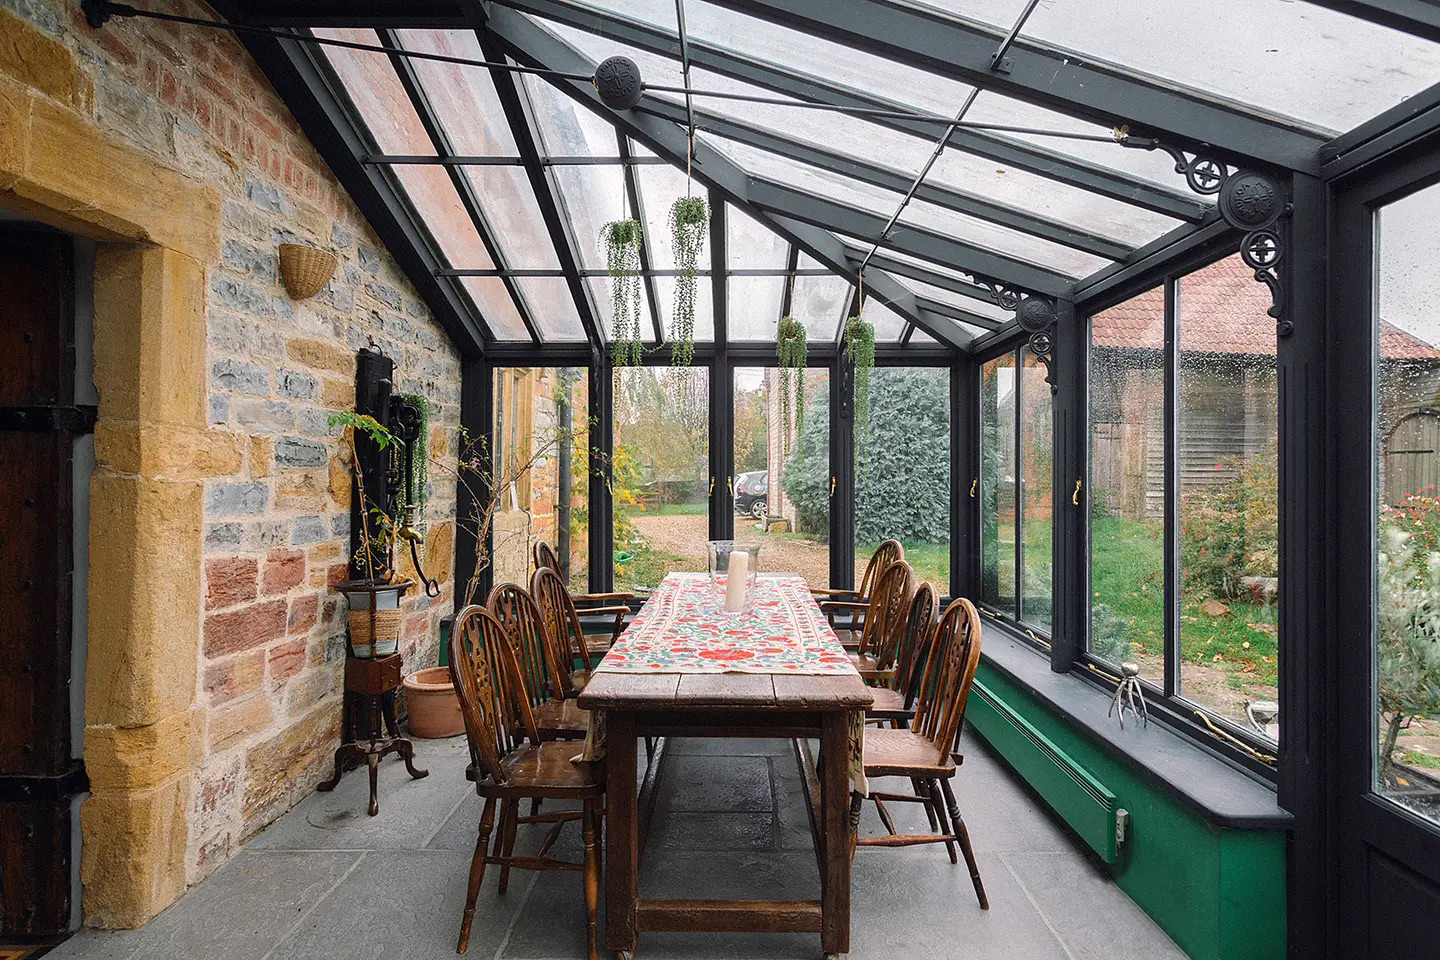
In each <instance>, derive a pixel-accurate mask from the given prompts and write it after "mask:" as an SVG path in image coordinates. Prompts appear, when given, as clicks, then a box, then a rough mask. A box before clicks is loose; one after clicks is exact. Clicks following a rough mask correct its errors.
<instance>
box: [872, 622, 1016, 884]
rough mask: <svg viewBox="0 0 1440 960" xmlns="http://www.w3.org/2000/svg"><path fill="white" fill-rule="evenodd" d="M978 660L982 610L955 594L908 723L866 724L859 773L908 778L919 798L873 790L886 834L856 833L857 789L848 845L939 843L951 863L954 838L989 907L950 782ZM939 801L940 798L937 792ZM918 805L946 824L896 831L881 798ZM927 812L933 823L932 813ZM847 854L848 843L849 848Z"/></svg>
mask: <svg viewBox="0 0 1440 960" xmlns="http://www.w3.org/2000/svg"><path fill="white" fill-rule="evenodd" d="M979 662H980V614H979V612H977V611H976V609H975V606H974V604H972V603H971V602H970V601H969V600H966V599H965V598H964V597H961V598H959V599H957V600H955V602H953V603H952V604H950V606H949V607H947V608H946V610H945V612H944V614H942V615H941V617H940V623H939V624H938V625H937V626H936V628H935V631H934V633H933V634H932V638H931V642H930V653H929V656H928V662H927V664H926V667H925V676H924V678H923V679H922V680H921V684H920V694H919V702H918V705H917V706H916V708H915V721H914V725H913V727H912V728H911V729H909V730H903V729H884V728H875V727H866V728H865V747H864V752H865V776H866V777H867V778H870V777H907V778H909V779H910V780H911V781H912V782H919V783H920V784H922V785H923V786H924V790H923V791H921V794H922V795H920V796H912V795H910V794H903V793H883V792H879V791H874V790H872V791H871V792H870V799H872V800H874V801H875V809H876V810H877V812H879V814H880V819H881V821H882V822H883V823H884V824H885V829H886V830H887V831H888V833H887V834H884V835H881V836H876V837H860V836H859V829H858V828H859V825H860V808H861V804H862V800H861V798H860V795H859V794H856V795H855V797H854V798H853V800H852V801H851V807H850V826H851V831H852V832H851V843H852V845H858V846H877V847H904V846H912V845H914V844H921V843H943V844H945V847H946V849H947V850H948V851H949V854H950V862H951V863H955V862H957V861H956V858H955V845H956V844H957V843H958V844H959V846H960V851H961V853H963V854H964V856H965V865H966V866H967V867H968V868H969V870H970V881H971V883H973V884H974V885H975V896H976V898H977V899H979V901H980V907H981V909H982V910H988V909H990V901H989V900H988V899H987V898H986V896H985V885H984V884H983V883H981V881H980V868H979V867H978V866H977V865H976V863H975V852H974V850H972V849H971V847H970V833H969V831H968V830H967V829H966V827H965V820H964V819H963V818H962V817H961V816H960V807H959V805H958V804H957V803H956V802H955V794H954V792H953V791H952V790H951V788H950V780H951V778H953V777H954V776H955V769H956V765H957V764H958V763H959V762H960V761H961V760H963V757H962V756H961V755H960V754H958V753H956V752H954V748H955V745H956V741H957V740H958V738H959V736H960V730H961V728H962V727H963V725H964V722H965V703H966V701H967V700H968V699H969V696H970V685H971V683H972V681H973V680H974V679H975V667H976V665H977V664H979ZM942 793H943V795H944V801H943V803H942V801H941V795H942ZM886 801H892V802H904V803H920V804H922V805H924V807H925V809H926V811H927V812H928V813H930V814H932V815H933V817H938V818H939V819H940V821H941V822H942V823H944V824H945V826H946V829H945V830H944V831H943V832H940V833H933V834H900V833H896V831H895V824H894V821H893V820H892V819H891V817H890V814H889V813H888V811H886V809H885V802H886ZM933 817H932V823H933V822H934V819H933ZM852 852H853V846H852Z"/></svg>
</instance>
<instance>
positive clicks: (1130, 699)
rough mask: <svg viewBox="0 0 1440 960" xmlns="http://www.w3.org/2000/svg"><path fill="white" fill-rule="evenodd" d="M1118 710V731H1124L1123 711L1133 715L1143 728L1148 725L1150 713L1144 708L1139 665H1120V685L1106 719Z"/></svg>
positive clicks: (1126, 663)
mask: <svg viewBox="0 0 1440 960" xmlns="http://www.w3.org/2000/svg"><path fill="white" fill-rule="evenodd" d="M1116 707H1119V708H1120V715H1119V716H1120V729H1121V730H1124V729H1125V711H1126V710H1129V711H1130V712H1131V713H1132V714H1134V715H1135V719H1136V720H1137V721H1139V723H1140V725H1141V726H1143V727H1148V726H1149V725H1150V711H1149V710H1147V709H1146V708H1145V691H1144V690H1142V689H1141V688H1140V665H1139V664H1136V663H1131V662H1129V661H1126V662H1125V663H1122V664H1120V684H1119V686H1117V687H1116V688H1115V699H1114V700H1111V701H1110V710H1109V711H1108V712H1107V713H1106V714H1105V715H1106V716H1107V717H1111V716H1115V708H1116Z"/></svg>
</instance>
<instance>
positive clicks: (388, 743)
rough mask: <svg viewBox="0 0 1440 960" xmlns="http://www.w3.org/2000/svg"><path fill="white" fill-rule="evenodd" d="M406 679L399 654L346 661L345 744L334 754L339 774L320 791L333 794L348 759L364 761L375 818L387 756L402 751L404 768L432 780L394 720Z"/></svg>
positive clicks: (348, 657)
mask: <svg viewBox="0 0 1440 960" xmlns="http://www.w3.org/2000/svg"><path fill="white" fill-rule="evenodd" d="M401 676H403V672H402V671H401V669H400V654H398V653H392V654H391V655H390V656H388V657H379V658H374V659H362V658H360V657H353V656H347V657H346V658H345V708H344V709H345V719H344V725H345V741H344V742H343V743H341V744H340V746H339V747H338V748H337V749H336V750H335V775H334V776H332V777H331V778H330V779H329V780H326V781H325V782H324V783H322V784H320V785H319V786H317V787H316V788H315V789H317V790H325V791H329V790H334V789H335V786H336V784H338V783H339V782H340V777H341V776H342V775H343V774H344V773H345V766H346V764H347V763H348V762H349V761H352V760H353V761H355V762H356V763H357V764H358V763H361V762H363V763H364V764H365V765H366V766H367V767H369V768H370V816H372V817H373V816H375V815H376V814H377V813H379V812H380V804H379V803H378V802H377V800H376V796H375V788H376V777H377V775H378V774H379V772H380V761H381V760H382V759H384V758H385V756H386V755H388V754H391V753H398V754H399V755H400V757H401V758H402V759H403V760H404V761H405V769H406V770H407V771H408V772H409V774H410V776H412V777H414V778H415V779H417V780H418V779H420V778H422V777H428V776H430V771H429V770H421V769H419V768H417V767H416V766H415V747H414V745H413V744H411V742H410V741H409V740H407V739H406V738H404V737H402V736H400V723H399V721H398V720H396V719H395V691H396V689H398V688H399V686H400V678H401Z"/></svg>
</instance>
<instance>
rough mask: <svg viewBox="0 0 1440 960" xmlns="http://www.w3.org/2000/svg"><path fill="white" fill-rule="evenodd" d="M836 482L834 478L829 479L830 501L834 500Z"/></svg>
mask: <svg viewBox="0 0 1440 960" xmlns="http://www.w3.org/2000/svg"><path fill="white" fill-rule="evenodd" d="M836 482H837V481H836V480H835V478H834V477H831V478H830V499H831V500H834V499H835V485H836Z"/></svg>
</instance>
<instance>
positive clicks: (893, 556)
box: [856, 540, 905, 600]
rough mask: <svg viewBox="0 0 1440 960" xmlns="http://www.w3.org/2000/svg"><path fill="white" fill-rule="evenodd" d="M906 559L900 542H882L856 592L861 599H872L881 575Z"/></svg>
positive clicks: (871, 558) (872, 556)
mask: <svg viewBox="0 0 1440 960" xmlns="http://www.w3.org/2000/svg"><path fill="white" fill-rule="evenodd" d="M904 559H905V547H904V546H903V545H902V544H901V543H900V541H899V540H881V541H880V546H878V547H876V548H875V552H874V553H872V554H870V561H869V562H868V563H866V564H865V573H864V574H863V575H862V576H861V577H860V588H859V589H858V590H857V591H856V593H857V594H858V595H859V597H860V599H861V600H868V599H870V596H871V595H872V594H873V593H874V592H875V587H876V583H877V582H878V581H879V579H880V575H881V574H882V573H884V572H885V571H886V570H888V569H889V568H890V565H891V564H892V563H895V562H896V561H897V560H904Z"/></svg>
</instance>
